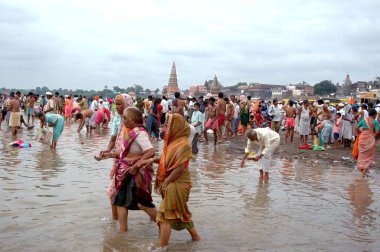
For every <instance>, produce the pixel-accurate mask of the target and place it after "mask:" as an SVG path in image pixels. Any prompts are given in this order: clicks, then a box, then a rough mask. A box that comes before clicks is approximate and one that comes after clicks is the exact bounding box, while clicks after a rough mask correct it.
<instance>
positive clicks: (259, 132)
mask: <svg viewBox="0 0 380 252" xmlns="http://www.w3.org/2000/svg"><path fill="white" fill-rule="evenodd" d="M245 135H246V137H247V138H248V142H247V148H246V149H245V155H244V157H243V160H242V161H241V163H240V166H241V167H244V163H245V160H246V159H247V158H248V156H249V153H251V152H252V145H253V143H256V144H258V145H259V146H260V150H259V152H258V153H257V155H255V157H253V158H249V159H250V160H253V161H259V170H260V179H269V167H270V161H271V159H272V155H273V152H274V151H275V150H276V148H277V147H278V146H279V145H280V135H279V134H278V133H277V132H275V131H273V130H271V129H270V128H257V129H248V130H247V131H246V133H245Z"/></svg>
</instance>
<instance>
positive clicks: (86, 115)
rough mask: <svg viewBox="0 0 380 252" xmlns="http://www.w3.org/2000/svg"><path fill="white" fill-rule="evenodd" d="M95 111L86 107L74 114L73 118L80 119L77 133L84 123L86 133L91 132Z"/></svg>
mask: <svg viewBox="0 0 380 252" xmlns="http://www.w3.org/2000/svg"><path fill="white" fill-rule="evenodd" d="M96 113H97V112H96V111H94V110H91V109H86V110H84V111H82V112H81V113H78V114H76V115H75V120H81V122H80V124H79V126H78V130H77V132H78V133H79V132H80V131H81V129H82V128H83V126H84V125H85V124H86V130H87V133H91V131H92V130H93V129H94V128H95V118H96Z"/></svg>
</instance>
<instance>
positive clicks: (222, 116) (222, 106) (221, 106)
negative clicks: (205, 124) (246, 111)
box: [216, 92, 226, 142]
mask: <svg viewBox="0 0 380 252" xmlns="http://www.w3.org/2000/svg"><path fill="white" fill-rule="evenodd" d="M216 106H217V107H218V111H219V116H218V120H219V122H218V125H219V126H218V134H219V142H221V141H222V139H223V138H222V132H223V127H224V123H225V121H226V101H225V100H224V94H223V93H222V92H219V94H218V102H217V103H216Z"/></svg>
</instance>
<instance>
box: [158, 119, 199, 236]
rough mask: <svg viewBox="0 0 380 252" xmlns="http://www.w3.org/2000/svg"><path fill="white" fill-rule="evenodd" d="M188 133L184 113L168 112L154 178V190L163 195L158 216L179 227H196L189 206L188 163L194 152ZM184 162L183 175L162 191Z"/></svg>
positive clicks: (159, 218) (188, 128) (189, 183)
mask: <svg viewBox="0 0 380 252" xmlns="http://www.w3.org/2000/svg"><path fill="white" fill-rule="evenodd" d="M189 136H190V127H189V126H188V124H187V122H186V121H185V119H184V118H183V116H181V115H179V114H173V115H169V118H168V127H167V132H166V134H165V138H164V148H163V153H162V155H161V159H160V163H159V166H158V170H157V177H156V181H155V192H156V193H157V194H160V195H161V196H162V202H161V205H160V208H159V210H158V213H157V219H156V220H157V221H158V222H169V223H171V224H172V228H173V229H176V230H181V229H184V228H191V227H193V223H192V218H191V212H190V210H189V208H188V206H187V201H188V200H189V195H190V189H191V177H190V172H189V170H188V164H189V160H190V158H191V156H192V152H191V146H190V142H189ZM181 165H185V166H186V168H185V170H183V172H182V174H181V176H180V177H179V178H178V179H177V180H175V181H173V182H171V183H170V184H168V185H167V188H166V190H165V191H163V190H162V183H163V182H164V180H165V179H166V178H167V177H168V176H169V175H170V174H171V172H172V171H174V170H175V169H176V168H178V167H180V166H181Z"/></svg>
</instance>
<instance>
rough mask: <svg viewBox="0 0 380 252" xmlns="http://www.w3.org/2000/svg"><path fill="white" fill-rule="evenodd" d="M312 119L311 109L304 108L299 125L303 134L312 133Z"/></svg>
mask: <svg viewBox="0 0 380 252" xmlns="http://www.w3.org/2000/svg"><path fill="white" fill-rule="evenodd" d="M310 119H311V118H310V110H309V109H305V108H302V111H301V115H300V120H299V127H298V133H299V134H300V135H301V136H308V135H310Z"/></svg>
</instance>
